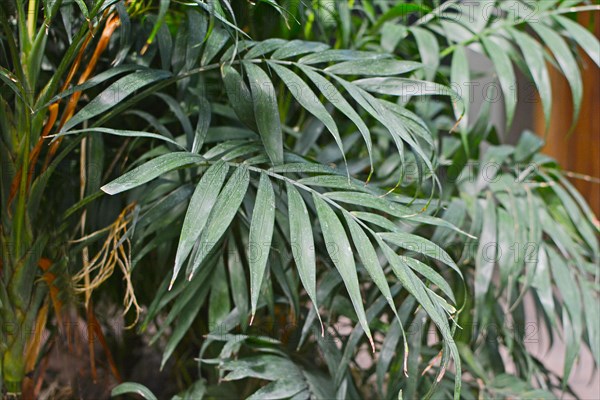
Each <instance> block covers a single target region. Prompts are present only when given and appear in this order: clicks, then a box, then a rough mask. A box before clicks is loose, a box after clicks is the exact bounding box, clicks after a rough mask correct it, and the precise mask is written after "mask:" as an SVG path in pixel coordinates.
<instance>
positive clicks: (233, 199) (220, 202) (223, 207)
mask: <svg viewBox="0 0 600 400" xmlns="http://www.w3.org/2000/svg"><path fill="white" fill-rule="evenodd" d="M249 179H250V178H249V171H248V168H246V167H245V166H240V167H238V168H237V170H236V171H235V172H234V173H233V174H232V175H231V178H229V180H228V181H227V183H226V184H225V186H224V187H223V190H222V191H221V193H220V194H219V197H218V198H217V201H216V202H215V205H214V206H213V208H212V210H211V212H210V215H209V217H208V221H207V222H206V226H205V228H206V229H204V231H203V233H202V234H201V235H200V238H199V239H198V240H199V242H198V251H197V252H196V255H195V257H194V258H193V261H192V263H191V264H190V265H189V271H190V273H189V278H188V279H190V280H191V279H192V277H193V276H194V273H195V272H196V271H197V270H198V268H199V267H200V264H201V263H202V261H204V259H205V258H206V256H207V255H208V254H209V253H210V251H211V250H212V249H213V248H214V247H215V245H216V244H217V242H218V241H219V239H221V237H222V236H223V234H224V233H225V232H226V231H227V228H229V224H230V223H231V221H232V220H233V218H234V217H235V214H236V213H237V211H238V209H239V207H240V204H241V203H242V200H243V199H244V196H245V195H246V190H247V189H248V183H249Z"/></svg>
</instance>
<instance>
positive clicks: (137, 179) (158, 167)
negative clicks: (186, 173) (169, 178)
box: [100, 152, 204, 195]
mask: <svg viewBox="0 0 600 400" xmlns="http://www.w3.org/2000/svg"><path fill="white" fill-rule="evenodd" d="M203 160H204V158H202V157H201V156H199V155H197V154H191V153H185V152H175V153H168V154H164V155H162V156H160V157H156V158H155V159H152V160H150V161H148V162H146V163H144V164H142V165H140V166H139V167H137V168H135V169H133V170H131V171H129V172H127V173H125V174H123V175H121V176H120V177H118V178H117V179H115V180H114V181H112V182H110V183H107V184H106V185H104V186H102V187H101V188H100V189H101V190H102V191H103V192H105V193H107V194H111V195H112V194H117V193H121V192H124V191H126V190H130V189H133V188H135V187H138V186H140V185H143V184H144V183H146V182H149V181H151V180H152V179H154V178H157V177H159V176H160V175H162V174H164V173H166V172H169V171H172V170H174V169H176V168H180V167H183V166H185V165H189V164H194V163H199V162H202V161H203Z"/></svg>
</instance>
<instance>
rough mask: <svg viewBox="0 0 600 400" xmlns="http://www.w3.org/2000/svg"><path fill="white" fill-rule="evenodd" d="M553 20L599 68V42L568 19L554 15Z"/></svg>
mask: <svg viewBox="0 0 600 400" xmlns="http://www.w3.org/2000/svg"><path fill="white" fill-rule="evenodd" d="M554 19H556V21H558V22H559V23H560V24H561V25H562V26H563V27H564V28H565V29H566V31H567V33H568V34H569V35H570V36H571V37H572V38H573V39H575V41H576V42H577V44H578V45H579V46H581V48H582V49H583V50H585V52H586V53H587V54H588V55H589V56H590V58H591V59H592V61H593V62H595V63H596V65H597V66H598V67H600V42H598V38H596V36H594V35H593V34H592V33H591V32H590V31H589V30H587V29H585V28H584V27H582V26H581V25H579V24H578V23H576V22H573V21H571V20H570V19H569V18H566V17H563V16H560V15H556V16H554Z"/></svg>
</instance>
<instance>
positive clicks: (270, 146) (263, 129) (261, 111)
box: [244, 63, 283, 165]
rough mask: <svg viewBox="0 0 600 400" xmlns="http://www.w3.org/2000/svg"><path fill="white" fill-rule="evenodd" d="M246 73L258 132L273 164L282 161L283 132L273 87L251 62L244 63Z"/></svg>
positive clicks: (262, 72) (260, 70)
mask: <svg viewBox="0 0 600 400" xmlns="http://www.w3.org/2000/svg"><path fill="white" fill-rule="evenodd" d="M244 69H245V70H246V72H247V73H248V80H249V81H250V92H251V93H252V101H253V103H254V116H255V118H256V125H257V127H258V132H259V133H260V136H261V138H262V141H263V143H264V145H265V149H266V151H267V154H268V155H269V158H270V159H271V162H272V163H273V164H274V165H278V164H282V163H283V134H282V132H281V122H280V121H279V108H278V107H277V99H276V98H275V88H274V87H273V83H272V82H271V80H270V79H269V77H268V76H267V74H266V73H265V72H264V71H263V70H262V69H260V68H259V67H257V66H256V65H254V64H251V63H244Z"/></svg>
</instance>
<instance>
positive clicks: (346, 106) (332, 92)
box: [298, 65, 373, 171]
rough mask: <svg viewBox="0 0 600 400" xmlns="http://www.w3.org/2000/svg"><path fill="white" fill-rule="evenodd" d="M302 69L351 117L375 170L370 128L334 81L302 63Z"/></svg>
mask: <svg viewBox="0 0 600 400" xmlns="http://www.w3.org/2000/svg"><path fill="white" fill-rule="evenodd" d="M298 67H299V68H300V70H301V71H302V72H303V73H304V74H305V75H306V76H308V78H309V79H310V80H311V81H312V82H313V83H314V84H315V86H316V87H317V88H319V90H320V92H321V94H322V95H323V96H325V98H326V99H327V100H328V101H329V102H330V103H331V104H332V105H333V106H334V107H335V108H337V109H338V110H340V111H341V112H342V113H343V114H344V115H345V116H346V117H348V119H350V120H351V121H352V122H353V123H354V125H356V127H357V128H358V130H359V131H360V134H361V135H362V137H363V139H364V141H365V144H366V146H367V151H368V152H369V161H370V163H371V171H372V170H373V154H372V152H373V150H372V147H373V146H372V143H371V135H370V133H369V128H367V125H366V124H365V123H364V121H363V119H362V118H361V117H360V116H359V115H358V113H357V112H356V111H355V110H354V108H352V106H351V105H350V103H348V102H347V101H346V99H345V98H344V96H342V94H341V93H340V92H339V91H338V90H337V88H336V87H335V86H334V85H333V83H331V82H329V81H328V80H327V79H325V78H323V77H322V76H321V75H319V74H318V73H317V72H315V71H314V70H313V69H311V68H309V67H305V66H302V65H299V66H298Z"/></svg>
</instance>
